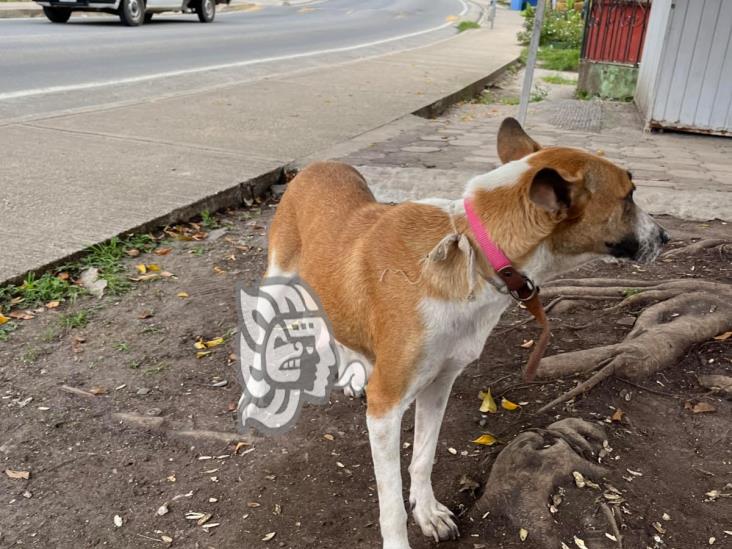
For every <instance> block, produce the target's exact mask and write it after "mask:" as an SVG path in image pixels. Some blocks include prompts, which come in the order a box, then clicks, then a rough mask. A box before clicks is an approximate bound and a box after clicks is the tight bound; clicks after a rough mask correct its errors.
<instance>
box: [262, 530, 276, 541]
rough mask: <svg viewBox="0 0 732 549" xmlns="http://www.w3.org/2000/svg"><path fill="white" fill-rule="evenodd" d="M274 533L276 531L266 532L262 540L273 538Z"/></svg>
mask: <svg viewBox="0 0 732 549" xmlns="http://www.w3.org/2000/svg"><path fill="white" fill-rule="evenodd" d="M276 535H277V532H270V533H269V534H267V535H266V536H264V537H263V538H262V541H270V540H272V539H274V537H275V536H276Z"/></svg>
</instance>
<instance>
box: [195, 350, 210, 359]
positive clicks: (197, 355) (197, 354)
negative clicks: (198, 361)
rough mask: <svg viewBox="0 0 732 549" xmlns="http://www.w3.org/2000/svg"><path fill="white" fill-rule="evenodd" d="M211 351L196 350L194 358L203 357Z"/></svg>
mask: <svg viewBox="0 0 732 549" xmlns="http://www.w3.org/2000/svg"><path fill="white" fill-rule="evenodd" d="M211 353H213V351H198V352H197V353H196V358H203V357H205V356H208V355H210V354H211Z"/></svg>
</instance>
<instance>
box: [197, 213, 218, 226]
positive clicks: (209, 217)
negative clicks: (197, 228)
mask: <svg viewBox="0 0 732 549" xmlns="http://www.w3.org/2000/svg"><path fill="white" fill-rule="evenodd" d="M201 225H203V227H204V228H205V229H208V230H211V229H216V228H218V226H219V222H218V221H216V217H214V215H213V214H212V213H211V212H209V211H208V210H203V211H202V212H201Z"/></svg>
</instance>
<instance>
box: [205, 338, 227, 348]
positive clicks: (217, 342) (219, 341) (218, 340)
mask: <svg viewBox="0 0 732 549" xmlns="http://www.w3.org/2000/svg"><path fill="white" fill-rule="evenodd" d="M223 342H224V338H223V337H217V338H215V339H211V340H209V341H206V342H204V345H205V346H206V347H207V348H209V349H210V348H211V347H216V346H218V345H221V344H222V343H223Z"/></svg>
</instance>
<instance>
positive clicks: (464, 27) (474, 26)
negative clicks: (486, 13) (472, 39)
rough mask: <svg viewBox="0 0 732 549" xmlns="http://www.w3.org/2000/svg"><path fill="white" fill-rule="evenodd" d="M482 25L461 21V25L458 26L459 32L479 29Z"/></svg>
mask: <svg viewBox="0 0 732 549" xmlns="http://www.w3.org/2000/svg"><path fill="white" fill-rule="evenodd" d="M479 28H480V25H479V24H478V23H476V22H475V21H460V23H459V24H458V26H457V30H458V32H465V31H466V30H470V29H479Z"/></svg>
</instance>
